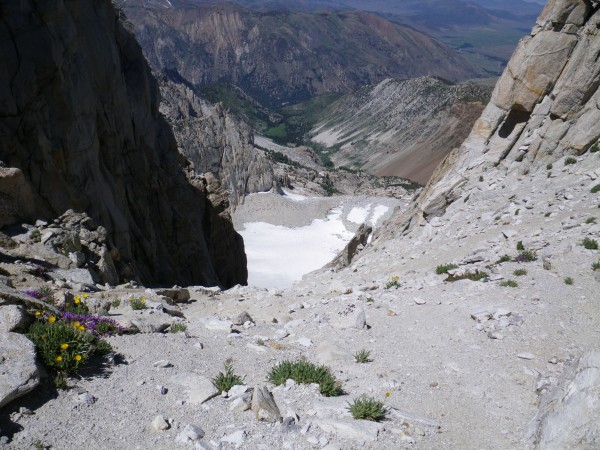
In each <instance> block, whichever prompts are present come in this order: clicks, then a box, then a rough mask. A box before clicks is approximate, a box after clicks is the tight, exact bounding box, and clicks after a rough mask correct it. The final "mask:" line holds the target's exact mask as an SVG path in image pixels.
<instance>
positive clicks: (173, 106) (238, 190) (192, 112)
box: [159, 76, 275, 205]
mask: <svg viewBox="0 0 600 450" xmlns="http://www.w3.org/2000/svg"><path fill="white" fill-rule="evenodd" d="M159 82H160V91H161V104H160V111H161V112H162V113H163V114H164V115H165V117H166V118H167V120H168V121H169V123H170V124H171V125H172V128H173V132H174V134H175V138H176V139H177V144H178V146H179V151H180V152H181V153H183V154H184V155H185V156H186V157H187V158H188V160H190V161H191V162H192V164H193V168H194V170H195V171H196V172H198V173H206V172H210V173H212V174H213V175H214V176H216V177H217V178H218V179H219V180H220V182H221V186H222V187H223V188H224V189H225V190H226V191H228V192H229V194H230V195H229V200H230V202H231V203H232V204H233V205H236V204H237V203H238V202H239V201H241V200H243V197H244V196H245V195H246V194H251V193H254V192H263V191H268V190H270V189H271V188H272V187H273V183H274V182H275V180H274V176H273V169H272V167H271V165H270V164H269V162H268V161H267V159H266V158H265V157H264V156H262V155H261V154H260V153H258V152H257V151H256V150H255V149H254V146H253V144H254V142H253V140H254V136H253V134H252V130H251V128H250V127H249V126H248V125H247V124H245V123H243V122H240V121H238V120H237V119H236V118H234V117H233V116H232V115H231V114H230V113H229V112H227V111H226V110H225V108H224V107H223V105H222V104H216V105H212V104H210V103H208V102H207V101H205V100H203V99H202V98H200V97H198V96H197V95H196V94H195V93H194V91H193V90H192V89H190V88H189V87H188V86H186V85H185V84H183V83H177V82H175V81H172V80H170V79H168V78H167V77H166V76H160V77H159Z"/></svg>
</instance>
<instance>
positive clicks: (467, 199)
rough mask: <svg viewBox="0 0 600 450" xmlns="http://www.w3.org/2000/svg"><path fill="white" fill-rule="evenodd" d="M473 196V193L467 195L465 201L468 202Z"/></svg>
mask: <svg viewBox="0 0 600 450" xmlns="http://www.w3.org/2000/svg"><path fill="white" fill-rule="evenodd" d="M470 198H471V194H469V195H467V196H466V197H465V199H464V200H463V202H464V203H467V202H468V201H469V199H470Z"/></svg>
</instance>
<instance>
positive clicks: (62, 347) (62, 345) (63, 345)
mask: <svg viewBox="0 0 600 450" xmlns="http://www.w3.org/2000/svg"><path fill="white" fill-rule="evenodd" d="M60 348H61V350H66V349H68V348H69V344H60Z"/></svg>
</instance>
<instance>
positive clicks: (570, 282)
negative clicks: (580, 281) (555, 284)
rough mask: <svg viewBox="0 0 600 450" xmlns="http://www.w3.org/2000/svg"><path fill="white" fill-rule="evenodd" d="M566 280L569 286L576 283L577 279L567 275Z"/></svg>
mask: <svg viewBox="0 0 600 450" xmlns="http://www.w3.org/2000/svg"><path fill="white" fill-rule="evenodd" d="M564 281H565V284H566V285H568V286H572V285H573V284H574V283H575V280H573V278H571V277H566V278H565V280H564Z"/></svg>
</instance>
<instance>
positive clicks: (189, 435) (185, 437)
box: [175, 425, 205, 444]
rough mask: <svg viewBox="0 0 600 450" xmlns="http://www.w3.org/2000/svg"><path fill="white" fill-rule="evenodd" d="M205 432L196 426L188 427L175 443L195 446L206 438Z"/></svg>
mask: <svg viewBox="0 0 600 450" xmlns="http://www.w3.org/2000/svg"><path fill="white" fill-rule="evenodd" d="M204 434H205V433H204V430H203V429H202V428H200V427H198V426H196V425H186V426H185V427H184V429H183V431H181V433H179V434H178V435H177V437H176V438H175V442H179V443H181V444H193V443H194V442H195V441H198V440H200V439H202V438H203V437H204Z"/></svg>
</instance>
